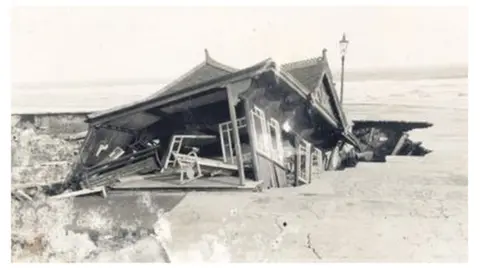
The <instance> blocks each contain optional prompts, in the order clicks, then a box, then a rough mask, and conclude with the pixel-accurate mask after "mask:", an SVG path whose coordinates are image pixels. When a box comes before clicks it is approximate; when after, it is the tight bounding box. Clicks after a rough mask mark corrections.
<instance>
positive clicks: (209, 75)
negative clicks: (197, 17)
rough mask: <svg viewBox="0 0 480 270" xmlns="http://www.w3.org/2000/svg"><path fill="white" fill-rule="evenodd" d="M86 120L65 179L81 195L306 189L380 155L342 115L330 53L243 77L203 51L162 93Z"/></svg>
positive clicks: (261, 66) (259, 68)
mask: <svg viewBox="0 0 480 270" xmlns="http://www.w3.org/2000/svg"><path fill="white" fill-rule="evenodd" d="M86 121H87V122H88V124H89V130H88V133H87V136H86V138H85V141H84V143H83V147H82V149H81V151H80V155H79V159H78V161H77V162H76V163H75V165H74V167H73V168H72V172H71V175H70V176H69V179H68V187H69V188H70V189H74V190H77V189H83V188H94V187H103V186H109V187H111V188H117V189H123V188H125V189H139V188H164V189H170V188H178V187H181V188H188V187H190V188H232V187H233V188H252V189H253V188H258V187H261V188H272V187H285V186H291V185H301V184H308V183H310V182H311V181H312V179H314V178H315V177H316V174H319V173H321V172H322V171H324V170H334V169H338V168H342V167H346V166H355V164H356V162H357V161H358V160H359V159H360V160H361V159H362V158H364V159H367V160H368V159H369V158H368V157H366V158H365V156H363V154H364V152H365V151H367V150H368V151H370V152H371V151H373V150H374V149H373V150H372V149H369V148H368V147H366V145H367V144H366V143H365V140H360V139H359V138H358V137H357V136H356V135H355V134H354V133H355V130H356V131H357V132H360V133H362V132H364V130H363V129H361V128H360V129H354V126H353V122H349V121H348V120H347V118H346V116H345V112H344V111H343V109H342V106H341V104H340V102H339V98H338V96H337V93H336V90H335V84H334V83H333V77H332V73H331V71H330V68H329V65H328V60H327V56H326V50H324V51H323V55H322V56H321V57H317V58H312V59H308V60H304V61H298V62H294V63H289V64H285V65H282V66H277V64H276V63H275V62H274V61H272V60H271V59H267V60H265V61H262V62H260V63H258V64H256V65H254V66H251V67H248V68H245V69H242V70H237V69H234V68H231V67H228V66H226V65H223V64H221V63H219V62H217V61H215V60H213V59H212V58H211V57H210V56H209V54H208V52H207V51H205V61H204V62H203V63H201V64H200V65H198V66H197V67H195V68H193V69H192V70H190V71H189V72H187V73H186V74H185V75H183V76H182V77H180V78H179V79H177V80H175V81H174V82H173V83H171V84H169V85H167V86H166V87H165V88H164V89H162V90H160V91H159V92H158V93H155V94H154V95H152V96H150V97H148V98H147V99H145V100H142V101H140V102H135V103H132V104H129V105H125V106H120V107H116V108H113V109H110V110H106V111H101V112H97V113H93V114H91V115H89V116H88V118H87V120H86ZM360 126H361V125H360ZM370 130H372V128H370ZM362 134H363V133H362ZM396 135H397V134H395V136H393V137H395V138H394V140H395V142H397V140H398V138H397V137H396ZM393 137H392V138H393ZM381 154H382V153H381ZM370 159H372V158H370ZM138 175H141V176H138Z"/></svg>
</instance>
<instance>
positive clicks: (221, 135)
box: [218, 123, 227, 162]
mask: <svg viewBox="0 0 480 270" xmlns="http://www.w3.org/2000/svg"><path fill="white" fill-rule="evenodd" d="M223 125H224V124H223V123H222V124H219V125H218V131H219V133H220V145H221V146H222V157H223V162H227V154H226V153H225V138H224V137H223V128H222V127H223Z"/></svg>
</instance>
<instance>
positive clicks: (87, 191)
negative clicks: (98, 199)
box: [49, 186, 107, 199]
mask: <svg viewBox="0 0 480 270" xmlns="http://www.w3.org/2000/svg"><path fill="white" fill-rule="evenodd" d="M97 192H101V193H102V196H103V197H104V198H106V197H107V192H106V190H105V187H103V186H102V187H96V188H92V189H82V190H79V191H74V192H68V193H63V194H60V195H56V196H52V197H50V198H49V199H64V198H70V197H76V196H80V195H87V194H92V193H97Z"/></svg>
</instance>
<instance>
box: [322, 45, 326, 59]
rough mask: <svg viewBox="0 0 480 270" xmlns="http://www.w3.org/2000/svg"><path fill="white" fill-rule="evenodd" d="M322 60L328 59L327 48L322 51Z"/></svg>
mask: <svg viewBox="0 0 480 270" xmlns="http://www.w3.org/2000/svg"><path fill="white" fill-rule="evenodd" d="M322 58H323V59H327V49H325V48H324V49H323V50H322Z"/></svg>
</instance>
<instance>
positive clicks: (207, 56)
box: [205, 48, 210, 61]
mask: <svg viewBox="0 0 480 270" xmlns="http://www.w3.org/2000/svg"><path fill="white" fill-rule="evenodd" d="M209 60H210V54H209V53H208V49H207V48H205V61H209Z"/></svg>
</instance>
